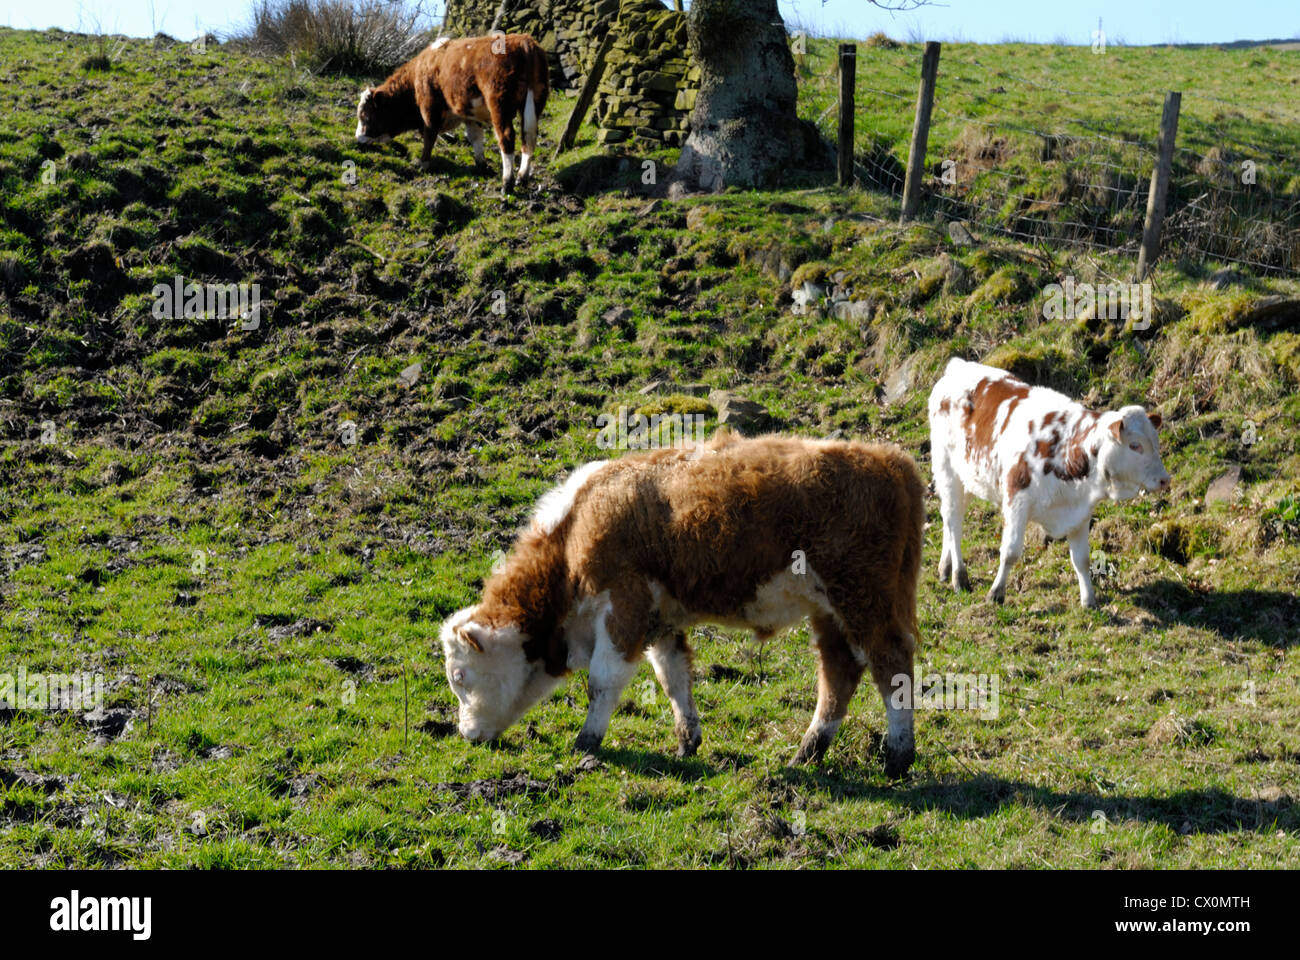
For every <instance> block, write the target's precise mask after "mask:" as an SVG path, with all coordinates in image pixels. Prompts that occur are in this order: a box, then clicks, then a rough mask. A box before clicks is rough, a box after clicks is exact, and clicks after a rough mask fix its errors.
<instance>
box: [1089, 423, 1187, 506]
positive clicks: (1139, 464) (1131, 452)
mask: <svg viewBox="0 0 1300 960" xmlns="http://www.w3.org/2000/svg"><path fill="white" fill-rule="evenodd" d="M1116 412H1117V413H1118V416H1117V417H1116V418H1115V419H1114V420H1113V421H1112V422H1111V423H1110V424H1109V425H1108V429H1106V430H1104V431H1103V432H1102V441H1101V446H1100V448H1099V449H1098V451H1097V463H1098V465H1099V466H1100V468H1101V475H1102V477H1103V478H1104V480H1105V483H1106V493H1107V495H1108V496H1109V497H1110V498H1111V499H1112V500H1127V499H1129V498H1130V497H1135V496H1137V495H1138V493H1139V492H1143V491H1145V492H1148V493H1149V492H1152V491H1156V490H1167V489H1169V483H1170V477H1169V471H1167V470H1166V469H1165V465H1164V464H1163V463H1161V462H1160V441H1159V440H1158V439H1157V438H1156V428H1157V427H1159V426H1160V423H1161V419H1160V414H1158V413H1152V414H1149V415H1148V414H1147V412H1146V411H1145V410H1143V409H1142V408H1141V407H1139V406H1131V407H1124V408H1123V409H1121V410H1118V411H1116Z"/></svg>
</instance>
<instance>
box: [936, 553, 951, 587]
mask: <svg viewBox="0 0 1300 960" xmlns="http://www.w3.org/2000/svg"><path fill="white" fill-rule="evenodd" d="M951 576H952V561H951V560H949V559H948V558H947V557H944V559H943V561H942V562H941V563H940V564H939V582H940V583H947V582H948V578H949V577H951Z"/></svg>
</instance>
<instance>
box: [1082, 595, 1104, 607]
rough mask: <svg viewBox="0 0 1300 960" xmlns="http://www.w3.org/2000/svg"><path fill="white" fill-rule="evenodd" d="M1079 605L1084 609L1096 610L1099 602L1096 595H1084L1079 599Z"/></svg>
mask: <svg viewBox="0 0 1300 960" xmlns="http://www.w3.org/2000/svg"><path fill="white" fill-rule="evenodd" d="M1079 604H1080V606H1082V607H1083V608H1084V609H1085V610H1096V609H1097V608H1098V607H1099V606H1101V604H1099V603H1098V602H1097V598H1096V597H1084V598H1083V599H1082V600H1080V601H1079Z"/></svg>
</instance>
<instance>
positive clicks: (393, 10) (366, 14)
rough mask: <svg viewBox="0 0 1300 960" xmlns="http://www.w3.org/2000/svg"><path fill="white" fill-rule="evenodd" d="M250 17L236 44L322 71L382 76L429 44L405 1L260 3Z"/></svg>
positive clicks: (413, 6)
mask: <svg viewBox="0 0 1300 960" xmlns="http://www.w3.org/2000/svg"><path fill="white" fill-rule="evenodd" d="M252 16H253V20H252V24H251V26H250V27H249V29H248V31H247V32H246V33H245V34H243V35H241V36H238V37H236V38H235V40H236V42H238V43H241V44H244V45H246V46H248V47H249V48H251V49H253V50H256V51H258V52H261V53H268V54H277V55H285V56H290V55H291V56H293V57H294V58H295V59H298V60H301V61H302V62H303V64H304V65H306V66H310V67H312V68H313V69H315V70H318V71H322V72H330V73H340V74H359V73H384V72H387V71H389V70H392V69H393V68H394V67H397V66H398V65H400V64H402V63H405V62H406V61H407V60H409V59H410V58H411V57H413V56H414V55H415V54H416V53H417V52H419V50H420V49H421V48H423V47H424V46H425V45H426V44H427V43H428V42H429V31H428V30H427V29H425V28H424V27H422V26H421V20H422V13H421V9H420V6H419V5H418V4H408V3H406V2H405V0H261V2H260V3H258V4H257V5H256V6H255V7H254V8H253V15H252Z"/></svg>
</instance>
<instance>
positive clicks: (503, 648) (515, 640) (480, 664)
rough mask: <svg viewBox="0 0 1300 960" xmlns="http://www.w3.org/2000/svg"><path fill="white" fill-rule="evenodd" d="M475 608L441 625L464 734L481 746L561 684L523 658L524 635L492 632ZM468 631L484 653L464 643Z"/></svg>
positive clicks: (511, 628) (514, 629)
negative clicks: (476, 618) (479, 619)
mask: <svg viewBox="0 0 1300 960" xmlns="http://www.w3.org/2000/svg"><path fill="white" fill-rule="evenodd" d="M477 609H478V608H477V607H466V608H465V609H463V610H458V611H457V612H456V613H454V614H452V615H451V616H450V617H448V618H447V620H446V621H445V622H444V623H443V625H442V630H441V631H440V634H439V639H440V640H441V641H442V649H443V657H444V660H445V666H446V672H447V682H448V684H449V685H450V686H451V689H452V692H453V693H454V694H455V695H456V699H457V700H458V701H460V715H459V721H458V727H459V729H460V734H461V736H463V737H465V738H466V739H467V740H472V741H473V742H475V743H483V742H485V741H487V740H491V739H493V738H494V737H497V736H499V735H500V734H501V732H502V731H503V730H505V729H506V727H508V726H510V724H512V723H514V722H515V721H516V720H518V719H519V718H520V717H521V716H522V715H523V714H524V712H525V711H526V710H527V709H528V708H529V707H531V706H532V705H533V704H535V703H537V701H539V700H540V699H542V697H544V696H546V695H547V694H548V693H550V692H551V691H552V690H554V689H555V687H556V685H557V684H558V683H559V682H560V678H559V677H552V676H551V675H550V674H548V673H547V672H546V671H545V669H543V667H542V664H541V663H538V662H531V661H529V660H528V659H527V658H526V657H525V655H524V647H523V644H524V640H525V639H526V638H525V637H524V636H523V634H522V633H521V632H520V631H519V629H518V628H517V627H515V626H514V625H510V626H506V627H503V628H496V629H494V628H491V627H487V626H484V625H482V624H476V623H475V622H474V619H473V617H474V613H475V611H476V610H477ZM466 633H470V634H472V635H473V637H474V638H475V640H476V642H477V643H478V644H479V646H481V647H482V648H483V649H482V650H481V651H480V650H477V649H475V648H474V647H473V646H472V645H471V644H470V643H469V642H468V641H467V640H466V639H465V634H466Z"/></svg>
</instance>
